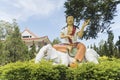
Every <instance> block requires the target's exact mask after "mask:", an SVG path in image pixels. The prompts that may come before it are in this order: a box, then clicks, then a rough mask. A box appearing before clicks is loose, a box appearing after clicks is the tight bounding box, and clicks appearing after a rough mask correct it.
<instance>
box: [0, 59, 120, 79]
mask: <svg viewBox="0 0 120 80" xmlns="http://www.w3.org/2000/svg"><path fill="white" fill-rule="evenodd" d="M99 61H100V63H99V64H93V63H83V64H79V65H78V67H77V68H70V67H66V66H64V65H52V63H51V62H48V61H42V62H41V63H39V64H34V62H33V61H29V62H28V61H26V62H16V63H10V64H7V65H5V66H1V67H0V80H91V79H93V80H108V79H111V80H120V64H119V63H120V59H115V58H105V59H104V58H101V59H100V60H99Z"/></svg>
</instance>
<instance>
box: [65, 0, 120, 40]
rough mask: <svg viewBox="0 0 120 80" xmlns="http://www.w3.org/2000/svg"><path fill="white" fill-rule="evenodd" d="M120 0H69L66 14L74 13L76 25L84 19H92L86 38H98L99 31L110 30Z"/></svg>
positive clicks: (66, 5) (66, 3)
mask: <svg viewBox="0 0 120 80" xmlns="http://www.w3.org/2000/svg"><path fill="white" fill-rule="evenodd" d="M119 3H120V0H67V1H66V2H65V3H64V5H65V8H66V10H65V13H66V15H73V16H74V18H75V22H76V25H79V24H80V22H81V21H82V20H86V19H90V23H89V25H88V27H87V28H86V31H85V34H84V38H85V39H89V38H96V37H97V34H98V33H99V32H104V31H105V30H106V31H109V30H110V24H112V23H113V22H112V20H113V18H114V16H115V13H116V7H117V5H118V4H119Z"/></svg>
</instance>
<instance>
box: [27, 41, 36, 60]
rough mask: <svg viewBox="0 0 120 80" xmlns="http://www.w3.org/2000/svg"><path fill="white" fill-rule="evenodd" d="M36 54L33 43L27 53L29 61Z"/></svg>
mask: <svg viewBox="0 0 120 80" xmlns="http://www.w3.org/2000/svg"><path fill="white" fill-rule="evenodd" d="M36 53H37V51H36V46H35V43H34V41H33V45H32V46H31V49H30V51H29V56H30V59H33V58H35V55H36Z"/></svg>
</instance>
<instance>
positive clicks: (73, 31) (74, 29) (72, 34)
mask: <svg viewBox="0 0 120 80" xmlns="http://www.w3.org/2000/svg"><path fill="white" fill-rule="evenodd" d="M75 31H76V27H75V26H73V30H72V33H71V34H70V35H71V36H74V34H75ZM68 40H69V42H70V44H72V43H73V42H72V40H71V39H70V38H68Z"/></svg>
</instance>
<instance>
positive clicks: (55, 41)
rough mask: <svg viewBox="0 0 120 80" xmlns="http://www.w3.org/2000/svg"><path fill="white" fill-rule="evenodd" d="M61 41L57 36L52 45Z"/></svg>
mask: <svg viewBox="0 0 120 80" xmlns="http://www.w3.org/2000/svg"><path fill="white" fill-rule="evenodd" d="M59 43H61V41H60V39H59V38H55V39H54V40H53V42H52V45H54V44H59Z"/></svg>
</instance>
